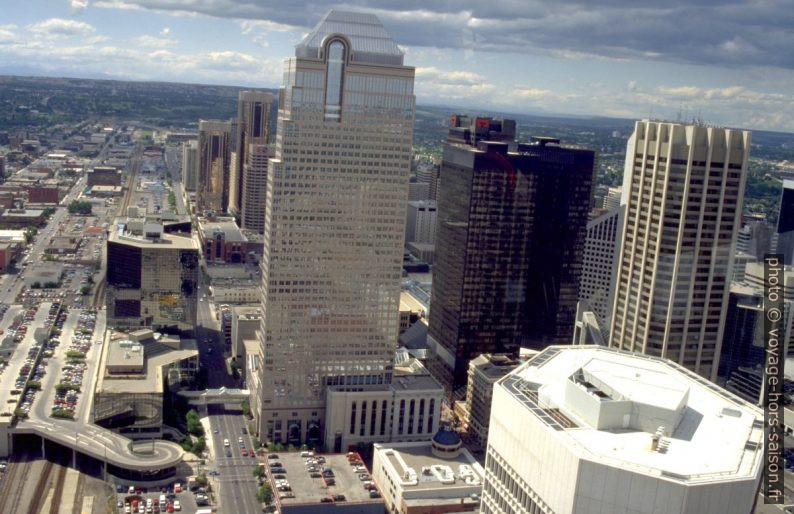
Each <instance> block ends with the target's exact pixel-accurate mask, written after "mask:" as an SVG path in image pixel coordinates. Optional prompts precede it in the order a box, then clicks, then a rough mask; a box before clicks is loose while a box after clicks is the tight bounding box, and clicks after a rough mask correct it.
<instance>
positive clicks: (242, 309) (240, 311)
mask: <svg viewBox="0 0 794 514" xmlns="http://www.w3.org/2000/svg"><path fill="white" fill-rule="evenodd" d="M231 315H232V334H231V339H232V351H231V355H232V357H233V358H234V359H236V360H237V362H238V363H243V362H245V358H244V357H245V345H244V343H243V341H245V340H247V339H255V338H256V331H257V330H259V325H260V323H261V321H262V306H261V304H258V303H254V304H249V305H235V306H233V307H232V308H231Z"/></svg>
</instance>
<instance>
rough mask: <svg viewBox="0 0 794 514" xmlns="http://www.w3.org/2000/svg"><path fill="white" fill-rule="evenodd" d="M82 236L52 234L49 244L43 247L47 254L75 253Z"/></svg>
mask: <svg viewBox="0 0 794 514" xmlns="http://www.w3.org/2000/svg"><path fill="white" fill-rule="evenodd" d="M81 241H82V238H81V237H80V236H77V235H63V236H53V237H52V239H50V244H49V245H47V248H45V249H44V253H47V254H58V255H62V254H75V253H77V249H78V248H79V247H80V242H81Z"/></svg>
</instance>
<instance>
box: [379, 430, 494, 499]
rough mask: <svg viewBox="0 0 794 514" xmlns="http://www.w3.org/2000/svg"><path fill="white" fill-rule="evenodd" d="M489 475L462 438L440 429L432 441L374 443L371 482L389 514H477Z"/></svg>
mask: <svg viewBox="0 0 794 514" xmlns="http://www.w3.org/2000/svg"><path fill="white" fill-rule="evenodd" d="M484 475H485V471H484V470H483V468H482V466H481V465H480V464H479V463H478V462H477V461H476V460H475V459H474V457H472V455H471V454H470V453H469V452H468V450H466V449H465V448H462V447H461V440H460V437H459V436H458V435H457V434H456V433H455V432H453V431H451V430H449V429H447V428H442V429H440V430H439V431H438V433H436V435H435V436H434V437H433V439H432V441H425V442H418V443H389V444H375V447H374V457H373V463H372V478H373V479H374V481H375V484H376V485H377V486H378V489H379V490H380V492H381V494H383V499H384V502H385V503H386V510H387V512H389V513H390V514H446V513H453V512H454V513H459V512H475V511H479V508H480V494H481V493H482V484H483V478H484Z"/></svg>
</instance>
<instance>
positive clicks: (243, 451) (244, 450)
mask: <svg viewBox="0 0 794 514" xmlns="http://www.w3.org/2000/svg"><path fill="white" fill-rule="evenodd" d="M241 453H242V454H243V457H248V450H246V449H245V448H243V449H242V450H241Z"/></svg>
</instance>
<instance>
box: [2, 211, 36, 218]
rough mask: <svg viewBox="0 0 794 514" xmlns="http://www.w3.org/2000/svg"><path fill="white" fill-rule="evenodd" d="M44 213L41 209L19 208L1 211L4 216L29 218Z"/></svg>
mask: <svg viewBox="0 0 794 514" xmlns="http://www.w3.org/2000/svg"><path fill="white" fill-rule="evenodd" d="M42 214H44V210H43V209H21V210H16V209H15V210H10V209H9V210H7V211H5V212H4V213H3V215H2V216H3V217H4V218H30V217H39V216H41V215H42Z"/></svg>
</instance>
